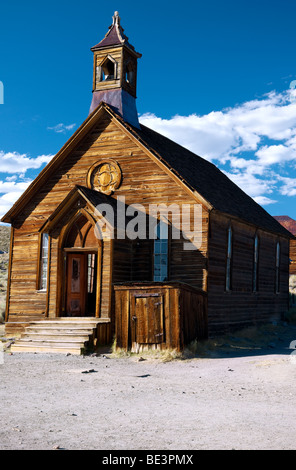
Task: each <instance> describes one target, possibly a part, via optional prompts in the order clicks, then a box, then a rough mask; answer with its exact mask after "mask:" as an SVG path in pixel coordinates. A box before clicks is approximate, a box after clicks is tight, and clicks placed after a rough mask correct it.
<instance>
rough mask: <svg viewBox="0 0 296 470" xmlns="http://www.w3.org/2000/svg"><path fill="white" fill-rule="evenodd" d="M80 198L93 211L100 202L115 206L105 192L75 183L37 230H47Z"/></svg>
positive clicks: (113, 201) (114, 202)
mask: <svg viewBox="0 0 296 470" xmlns="http://www.w3.org/2000/svg"><path fill="white" fill-rule="evenodd" d="M79 198H82V199H83V200H84V201H85V202H87V203H88V204H89V205H90V207H91V208H92V210H93V212H94V211H95V210H96V207H97V206H98V205H100V204H108V205H109V204H111V205H113V206H114V207H115V205H116V201H115V200H114V199H113V198H111V197H110V196H107V195H106V194H103V193H100V192H99V191H95V190H94V189H90V188H86V187H85V186H80V185H75V186H74V188H73V189H71V191H70V192H69V193H68V194H67V196H66V197H65V198H64V199H63V201H62V202H61V203H60V204H59V205H58V207H57V208H56V209H55V210H54V211H53V212H52V214H51V215H50V216H49V217H48V219H47V221H46V222H45V223H44V224H43V225H42V227H41V228H40V229H39V232H48V231H50V230H52V229H53V227H54V226H55V225H56V224H57V223H58V222H59V220H61V219H62V218H63V217H64V215H65V214H67V213H68V211H69V210H70V209H71V207H72V206H73V205H74V204H75V203H76V202H77V200H78V199H79Z"/></svg>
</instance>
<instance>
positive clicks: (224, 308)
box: [208, 213, 289, 334]
mask: <svg viewBox="0 0 296 470" xmlns="http://www.w3.org/2000/svg"><path fill="white" fill-rule="evenodd" d="M229 225H231V227H232V234H233V245H232V287H231V291H230V292H226V291H225V286H226V252H227V229H228V227H229ZM210 226H211V229H210V234H211V235H210V237H209V270H208V308H209V333H210V334H214V333H216V332H217V331H219V332H223V331H225V330H227V329H229V327H240V326H244V325H247V324H251V323H254V322H264V321H269V320H271V319H279V318H280V315H281V314H282V313H284V312H285V310H286V309H287V289H288V268H287V266H288V264H287V262H288V256H289V240H287V239H285V238H283V237H279V236H278V235H275V234H271V233H268V232H266V231H263V230H258V229H256V227H254V226H251V225H248V224H244V223H242V222H239V221H237V220H232V219H230V218H229V217H227V216H225V215H221V214H217V213H216V214H215V213H212V214H211V222H210ZM256 234H257V235H258V237H259V263H258V291H257V292H253V281H252V279H253V259H254V258H253V257H254V251H253V250H254V237H255V235H256ZM277 242H280V246H281V265H280V292H279V293H275V259H276V258H275V256H276V243H277Z"/></svg>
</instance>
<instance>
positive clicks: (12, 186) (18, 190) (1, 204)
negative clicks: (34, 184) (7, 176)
mask: <svg viewBox="0 0 296 470" xmlns="http://www.w3.org/2000/svg"><path fill="white" fill-rule="evenodd" d="M30 183H31V181H26V182H19V183H16V182H15V181H11V182H9V181H0V194H1V195H0V219H1V218H2V217H3V215H4V214H6V212H7V211H9V209H10V208H11V206H12V205H13V204H14V203H15V202H16V201H17V199H18V198H19V197H20V196H21V195H22V193H23V192H24V191H25V189H27V187H28V186H29V184H30Z"/></svg>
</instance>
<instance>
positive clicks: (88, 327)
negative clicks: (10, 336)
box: [11, 317, 108, 354]
mask: <svg viewBox="0 0 296 470" xmlns="http://www.w3.org/2000/svg"><path fill="white" fill-rule="evenodd" d="M100 323H108V321H106V320H105V321H104V320H103V321H102V320H101V319H95V318H74V317H71V318H69V319H68V318H56V319H53V320H39V321H33V322H30V323H29V325H28V326H26V327H25V330H24V332H23V333H22V335H21V337H20V338H19V339H17V340H16V342H15V343H14V344H12V345H11V352H13V353H14V352H34V353H38V352H41V353H45V352H46V353H47V352H49V353H64V354H67V353H70V354H83V353H84V352H86V351H87V350H93V349H94V347H95V344H96V337H97V334H96V333H97V326H98V324H100Z"/></svg>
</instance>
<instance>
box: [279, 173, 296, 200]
mask: <svg viewBox="0 0 296 470" xmlns="http://www.w3.org/2000/svg"><path fill="white" fill-rule="evenodd" d="M278 179H279V181H280V182H281V183H282V186H281V187H280V193H281V194H282V195H283V196H289V197H291V196H296V178H289V177H286V176H279V177H278Z"/></svg>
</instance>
